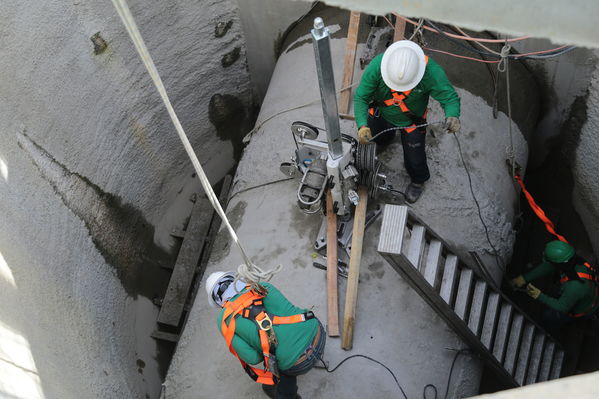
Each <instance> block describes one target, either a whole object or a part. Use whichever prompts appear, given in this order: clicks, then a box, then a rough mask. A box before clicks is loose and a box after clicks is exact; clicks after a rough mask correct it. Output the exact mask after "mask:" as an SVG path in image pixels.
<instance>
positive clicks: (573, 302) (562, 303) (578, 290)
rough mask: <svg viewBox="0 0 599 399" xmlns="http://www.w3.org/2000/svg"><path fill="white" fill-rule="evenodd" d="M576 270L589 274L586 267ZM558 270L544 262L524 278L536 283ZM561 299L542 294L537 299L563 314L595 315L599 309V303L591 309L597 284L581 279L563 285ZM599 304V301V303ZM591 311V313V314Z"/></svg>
mask: <svg viewBox="0 0 599 399" xmlns="http://www.w3.org/2000/svg"><path fill="white" fill-rule="evenodd" d="M574 270H575V271H576V272H577V273H578V272H581V273H588V269H587V268H586V267H585V266H584V265H576V266H575V267H574ZM556 271H557V269H556V268H555V266H553V264H552V263H550V262H543V263H541V264H540V265H539V266H537V267H536V268H534V269H533V270H531V271H530V272H528V273H526V274H525V275H524V276H523V277H524V280H526V282H530V281H534V280H537V279H539V278H542V277H544V276H547V275H550V274H552V273H555V272H556ZM563 277H565V274H563V273H562V274H561V275H560V279H561V278H563ZM560 291H561V292H560V296H559V298H553V297H550V296H549V295H545V294H543V293H541V295H539V297H538V298H537V299H538V300H539V301H540V302H541V303H544V304H545V305H547V306H549V307H551V308H553V309H555V310H557V311H559V312H563V313H573V314H578V313H593V312H594V311H596V310H597V308H598V307H599V303H597V304H595V306H594V307H592V308H591V306H592V305H593V303H594V301H595V295H596V287H595V283H593V282H591V281H588V280H585V279H581V280H580V281H579V280H568V281H566V282H565V283H563V284H562V285H561V290H560ZM598 302H599V301H598ZM589 309H591V312H589Z"/></svg>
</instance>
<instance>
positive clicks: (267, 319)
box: [256, 313, 272, 331]
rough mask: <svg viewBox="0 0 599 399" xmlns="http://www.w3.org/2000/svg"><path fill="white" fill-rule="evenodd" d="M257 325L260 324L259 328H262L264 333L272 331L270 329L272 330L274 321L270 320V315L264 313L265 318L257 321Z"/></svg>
mask: <svg viewBox="0 0 599 399" xmlns="http://www.w3.org/2000/svg"><path fill="white" fill-rule="evenodd" d="M256 323H258V327H260V329H261V330H262V331H270V329H271V328H272V320H271V319H270V317H268V314H266V313H264V318H262V319H260V320H258V319H256ZM264 323H267V324H266V326H265V325H264Z"/></svg>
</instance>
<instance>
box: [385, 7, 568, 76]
mask: <svg viewBox="0 0 599 399" xmlns="http://www.w3.org/2000/svg"><path fill="white" fill-rule="evenodd" d="M394 15H395V16H396V17H398V18H400V19H403V20H405V21H407V22H409V23H411V24H412V25H416V26H418V23H417V22H414V21H412V20H410V19H408V18H405V17H402V16H401V15H397V14H394ZM383 18H384V19H385V21H387V23H388V24H389V25H390V26H391V27H392V28H393V29H395V26H393V24H392V23H391V21H389V19H388V18H386V17H383ZM422 27H423V28H424V29H427V30H429V31H431V32H434V33H436V34H439V32H437V31H436V30H435V29H433V28H430V27H428V26H424V25H423V26H422ZM443 34H446V35H447V36H450V37H453V38H455V39H462V40H468V41H473V42H486V43H505V42H506V41H507V42H514V41H520V40H524V39H528V38H529V37H530V36H522V37H517V38H514V39H507V40H501V39H481V38H476V37H470V36H460V35H454V34H453V33H449V32H443ZM566 47H568V46H561V47H556V48H552V49H548V50H539V51H531V52H529V53H523V54H515V55H516V56H517V57H526V56H528V55H536V54H547V53H552V52H554V51H558V50H561V49H564V48H566ZM427 50H431V51H436V52H438V53H444V54H447V55H452V56H454V57H458V58H464V59H467V60H473V61H479V62H484V63H487V64H493V63H498V62H499V61H485V60H479V59H476V58H472V57H466V56H463V55H457V54H453V53H448V52H443V51H441V50H434V49H430V48H429V49H427Z"/></svg>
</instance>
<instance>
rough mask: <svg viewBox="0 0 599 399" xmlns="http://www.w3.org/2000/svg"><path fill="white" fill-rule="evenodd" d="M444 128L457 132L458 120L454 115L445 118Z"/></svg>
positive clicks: (458, 127) (458, 128) (450, 131)
mask: <svg viewBox="0 0 599 399" xmlns="http://www.w3.org/2000/svg"><path fill="white" fill-rule="evenodd" d="M445 130H447V132H448V133H457V132H459V131H460V120H459V119H458V118H456V117H455V116H450V117H449V118H447V119H445Z"/></svg>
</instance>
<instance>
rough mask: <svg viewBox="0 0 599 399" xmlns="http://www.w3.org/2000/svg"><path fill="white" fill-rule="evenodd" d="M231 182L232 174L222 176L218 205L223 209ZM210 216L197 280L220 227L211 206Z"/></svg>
mask: <svg viewBox="0 0 599 399" xmlns="http://www.w3.org/2000/svg"><path fill="white" fill-rule="evenodd" d="M232 182H233V176H231V175H226V176H225V177H224V178H223V184H222V186H221V188H220V193H219V195H218V202H220V206H221V207H222V208H223V209H227V203H228V202H229V192H230V191H231V183H232ZM211 209H212V218H211V221H210V229H208V234H207V235H206V240H205V242H206V245H205V246H204V250H203V251H202V256H201V257H200V264H199V265H198V275H197V277H196V278H197V279H198V281H199V280H201V279H202V276H203V275H204V270H205V269H206V265H207V264H208V259H209V258H210V253H211V252H212V247H213V246H214V239H215V238H216V234H217V233H218V230H219V229H220V225H221V222H222V220H221V219H220V216H218V214H217V213H216V211H214V208H212V206H211Z"/></svg>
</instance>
